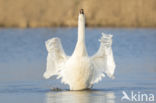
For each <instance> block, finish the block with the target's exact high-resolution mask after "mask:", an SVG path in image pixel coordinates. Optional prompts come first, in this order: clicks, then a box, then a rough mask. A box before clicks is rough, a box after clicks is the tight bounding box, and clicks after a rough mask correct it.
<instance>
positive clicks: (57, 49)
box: [43, 9, 115, 90]
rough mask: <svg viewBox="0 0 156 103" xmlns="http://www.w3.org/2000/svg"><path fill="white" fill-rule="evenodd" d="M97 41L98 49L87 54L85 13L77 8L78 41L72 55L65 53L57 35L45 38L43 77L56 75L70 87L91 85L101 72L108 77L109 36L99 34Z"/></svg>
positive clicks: (111, 63) (110, 59) (110, 67)
mask: <svg viewBox="0 0 156 103" xmlns="http://www.w3.org/2000/svg"><path fill="white" fill-rule="evenodd" d="M99 41H100V42H101V44H100V48H99V50H98V51H97V53H96V54H95V55H94V56H92V57H89V56H88V54H87V51H86V47H85V15H84V12H83V9H81V10H80V14H79V17H78V41H77V44H76V47H75V50H74V52H73V54H72V56H70V57H69V56H67V55H66V54H65V52H64V50H63V48H62V45H61V42H60V39H59V38H52V39H49V40H47V41H46V48H47V51H48V56H47V69H46V71H45V73H44V75H43V76H44V77H45V78H46V79H48V78H50V77H51V76H53V75H57V76H58V78H62V83H65V84H68V85H69V87H70V90H83V89H87V88H91V87H92V85H93V84H94V83H97V82H99V81H100V80H101V79H102V77H104V76H105V75H104V73H105V74H107V75H108V76H109V77H111V78H112V77H113V74H114V70H115V63H114V59H113V54H112V48H111V44H112V35H106V34H104V33H102V37H101V39H100V40H99Z"/></svg>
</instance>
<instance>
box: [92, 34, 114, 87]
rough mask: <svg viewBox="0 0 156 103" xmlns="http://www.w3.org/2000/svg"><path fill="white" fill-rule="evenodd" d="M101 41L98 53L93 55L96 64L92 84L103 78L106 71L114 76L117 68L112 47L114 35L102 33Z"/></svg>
mask: <svg viewBox="0 0 156 103" xmlns="http://www.w3.org/2000/svg"><path fill="white" fill-rule="evenodd" d="M99 41H100V42H101V44H100V48H99V50H98V51H97V53H96V54H95V55H94V56H92V57H91V61H92V64H93V66H94V72H93V73H94V74H93V78H92V84H94V83H97V82H98V81H100V80H101V78H102V77H104V76H105V75H104V73H105V74H107V76H109V77H110V78H113V74H114V70H115V62H114V58H113V53H112V47H111V45H112V35H107V34H104V33H102V37H101V39H100V40H99Z"/></svg>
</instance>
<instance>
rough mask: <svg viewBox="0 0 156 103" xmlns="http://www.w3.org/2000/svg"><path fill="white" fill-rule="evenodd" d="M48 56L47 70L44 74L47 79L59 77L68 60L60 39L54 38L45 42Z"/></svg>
mask: <svg viewBox="0 0 156 103" xmlns="http://www.w3.org/2000/svg"><path fill="white" fill-rule="evenodd" d="M45 45H46V48H47V51H48V56H47V68H46V71H45V73H44V75H43V76H44V77H45V78H46V79H48V78H50V77H51V76H53V75H57V73H58V71H59V70H60V69H61V66H62V65H63V64H64V63H65V61H66V60H67V56H66V54H65V52H64V50H63V48H62V45H61V41H60V39H59V38H52V39H49V40H47V41H46V42H45Z"/></svg>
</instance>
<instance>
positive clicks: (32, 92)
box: [0, 28, 156, 103]
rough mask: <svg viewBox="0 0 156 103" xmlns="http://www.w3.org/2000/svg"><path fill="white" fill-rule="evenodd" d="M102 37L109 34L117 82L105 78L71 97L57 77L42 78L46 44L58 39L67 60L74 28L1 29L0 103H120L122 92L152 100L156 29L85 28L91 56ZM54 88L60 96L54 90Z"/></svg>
mask: <svg viewBox="0 0 156 103" xmlns="http://www.w3.org/2000/svg"><path fill="white" fill-rule="evenodd" d="M101 32H104V33H110V34H113V45H112V49H113V53H114V59H115V62H116V71H115V77H116V78H115V79H114V80H111V79H109V78H108V77H106V78H104V79H103V80H102V81H101V82H99V83H98V84H95V85H94V87H93V89H91V90H86V91H77V92H75V91H68V88H69V87H68V86H67V85H64V84H61V83H60V80H56V79H55V77H53V78H51V79H49V80H45V79H44V78H43V77H42V75H43V73H44V71H45V68H46V56H47V51H46V48H45V41H46V40H47V39H49V38H52V37H59V38H61V41H62V44H63V47H64V50H65V52H66V53H67V54H68V55H71V54H72V52H73V50H74V47H75V44H76V40H77V29H76V28H38V29H0V103H56V102H59V103H69V102H71V103H94V102H96V103H98V102H99V103H120V102H121V103H122V102H123V103H124V101H121V97H122V96H123V94H122V91H125V92H126V93H127V94H130V93H131V92H132V91H133V92H135V93H138V92H139V93H146V94H154V96H156V29H120V28H119V29H114V28H87V30H86V45H87V50H88V54H89V55H90V56H91V55H93V54H94V53H95V52H96V51H97V49H98V47H99V42H98V39H99V38H100V37H101ZM53 87H58V88H61V89H63V91H52V90H51V88H53ZM155 98H156V97H155ZM146 102H147V101H146ZM146 102H145V103H146ZM155 102H156V100H155ZM147 103H149V102H147ZM152 103H154V102H152Z"/></svg>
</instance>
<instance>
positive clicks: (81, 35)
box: [77, 14, 85, 42]
mask: <svg viewBox="0 0 156 103" xmlns="http://www.w3.org/2000/svg"><path fill="white" fill-rule="evenodd" d="M77 42H85V15H84V14H79V19H78V41H77Z"/></svg>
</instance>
